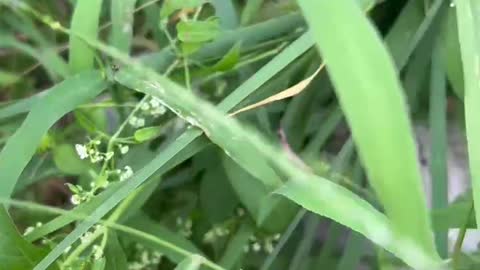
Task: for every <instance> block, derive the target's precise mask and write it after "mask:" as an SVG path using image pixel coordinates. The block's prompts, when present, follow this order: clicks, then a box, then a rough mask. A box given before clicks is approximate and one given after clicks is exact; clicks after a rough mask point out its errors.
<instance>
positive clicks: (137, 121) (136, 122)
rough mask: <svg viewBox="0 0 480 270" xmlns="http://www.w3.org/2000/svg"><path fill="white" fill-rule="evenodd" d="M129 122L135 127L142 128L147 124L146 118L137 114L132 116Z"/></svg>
mask: <svg viewBox="0 0 480 270" xmlns="http://www.w3.org/2000/svg"><path fill="white" fill-rule="evenodd" d="M128 123H129V124H130V125H131V126H132V127H134V128H140V127H143V126H145V119H143V118H140V117H136V116H132V117H131V118H130V120H128Z"/></svg>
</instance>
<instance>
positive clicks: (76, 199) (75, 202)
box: [70, 194, 82, 205]
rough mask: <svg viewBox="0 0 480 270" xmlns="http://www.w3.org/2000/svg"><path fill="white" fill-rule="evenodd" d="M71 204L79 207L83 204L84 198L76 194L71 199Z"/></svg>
mask: <svg viewBox="0 0 480 270" xmlns="http://www.w3.org/2000/svg"><path fill="white" fill-rule="evenodd" d="M70 202H71V203H72V204H73V205H79V204H80V203H81V202H82V198H81V197H80V195H78V194H74V195H72V197H70Z"/></svg>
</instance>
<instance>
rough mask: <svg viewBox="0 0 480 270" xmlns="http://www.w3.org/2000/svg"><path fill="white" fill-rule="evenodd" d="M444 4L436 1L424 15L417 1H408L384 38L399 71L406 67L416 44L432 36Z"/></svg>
mask: <svg viewBox="0 0 480 270" xmlns="http://www.w3.org/2000/svg"><path fill="white" fill-rule="evenodd" d="M446 2H447V1H444V0H436V1H435V2H434V3H433V4H432V5H431V7H430V8H429V9H428V11H427V13H426V14H425V15H424V9H423V6H422V4H421V3H420V2H419V1H417V0H411V1H409V2H408V3H407V5H406V6H405V8H404V9H403V10H402V13H401V14H400V15H399V16H398V18H399V19H398V20H397V21H396V23H395V25H394V26H393V29H392V30H391V31H390V32H389V33H388V35H387V37H386V38H385V42H386V44H387V47H389V48H390V51H391V53H392V58H393V60H394V61H395V64H396V66H397V67H398V69H399V70H401V69H403V67H405V66H406V64H407V63H408V60H409V58H410V56H411V55H412V54H413V52H414V51H415V49H416V48H417V46H418V44H419V43H420V42H421V41H422V40H423V39H424V38H425V37H426V36H427V35H429V34H433V32H434V31H433V30H435V29H434V28H435V27H434V26H436V25H437V24H435V20H436V19H437V18H438V17H439V16H438V15H439V14H440V13H441V11H442V8H445V7H446V6H447V4H446ZM412 29H413V30H414V31H412Z"/></svg>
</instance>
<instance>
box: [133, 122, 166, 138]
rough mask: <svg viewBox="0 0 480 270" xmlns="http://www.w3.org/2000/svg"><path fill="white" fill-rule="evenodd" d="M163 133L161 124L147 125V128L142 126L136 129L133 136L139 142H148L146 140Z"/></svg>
mask: <svg viewBox="0 0 480 270" xmlns="http://www.w3.org/2000/svg"><path fill="white" fill-rule="evenodd" d="M161 134H162V127H161V126H156V127H146V128H141V129H139V130H137V131H135V134H134V135H133V137H134V138H135V140H136V141H137V142H146V141H149V140H152V139H155V138H157V137H158V136H160V135H161Z"/></svg>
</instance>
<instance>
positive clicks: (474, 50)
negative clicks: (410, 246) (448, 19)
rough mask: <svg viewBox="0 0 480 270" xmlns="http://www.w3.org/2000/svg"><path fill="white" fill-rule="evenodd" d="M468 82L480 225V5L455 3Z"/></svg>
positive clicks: (467, 118)
mask: <svg viewBox="0 0 480 270" xmlns="http://www.w3.org/2000/svg"><path fill="white" fill-rule="evenodd" d="M455 3H456V9H457V24H458V33H459V38H460V50H461V54H462V62H463V74H464V83H465V97H464V103H465V123H466V132H467V145H468V159H469V164H470V175H471V179H472V190H473V202H474V204H475V217H476V221H477V224H480V167H479V166H478V164H480V121H479V119H478V116H479V115H480V85H479V83H478V80H479V79H480V17H479V16H480V2H478V1H476V0H460V1H455Z"/></svg>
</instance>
